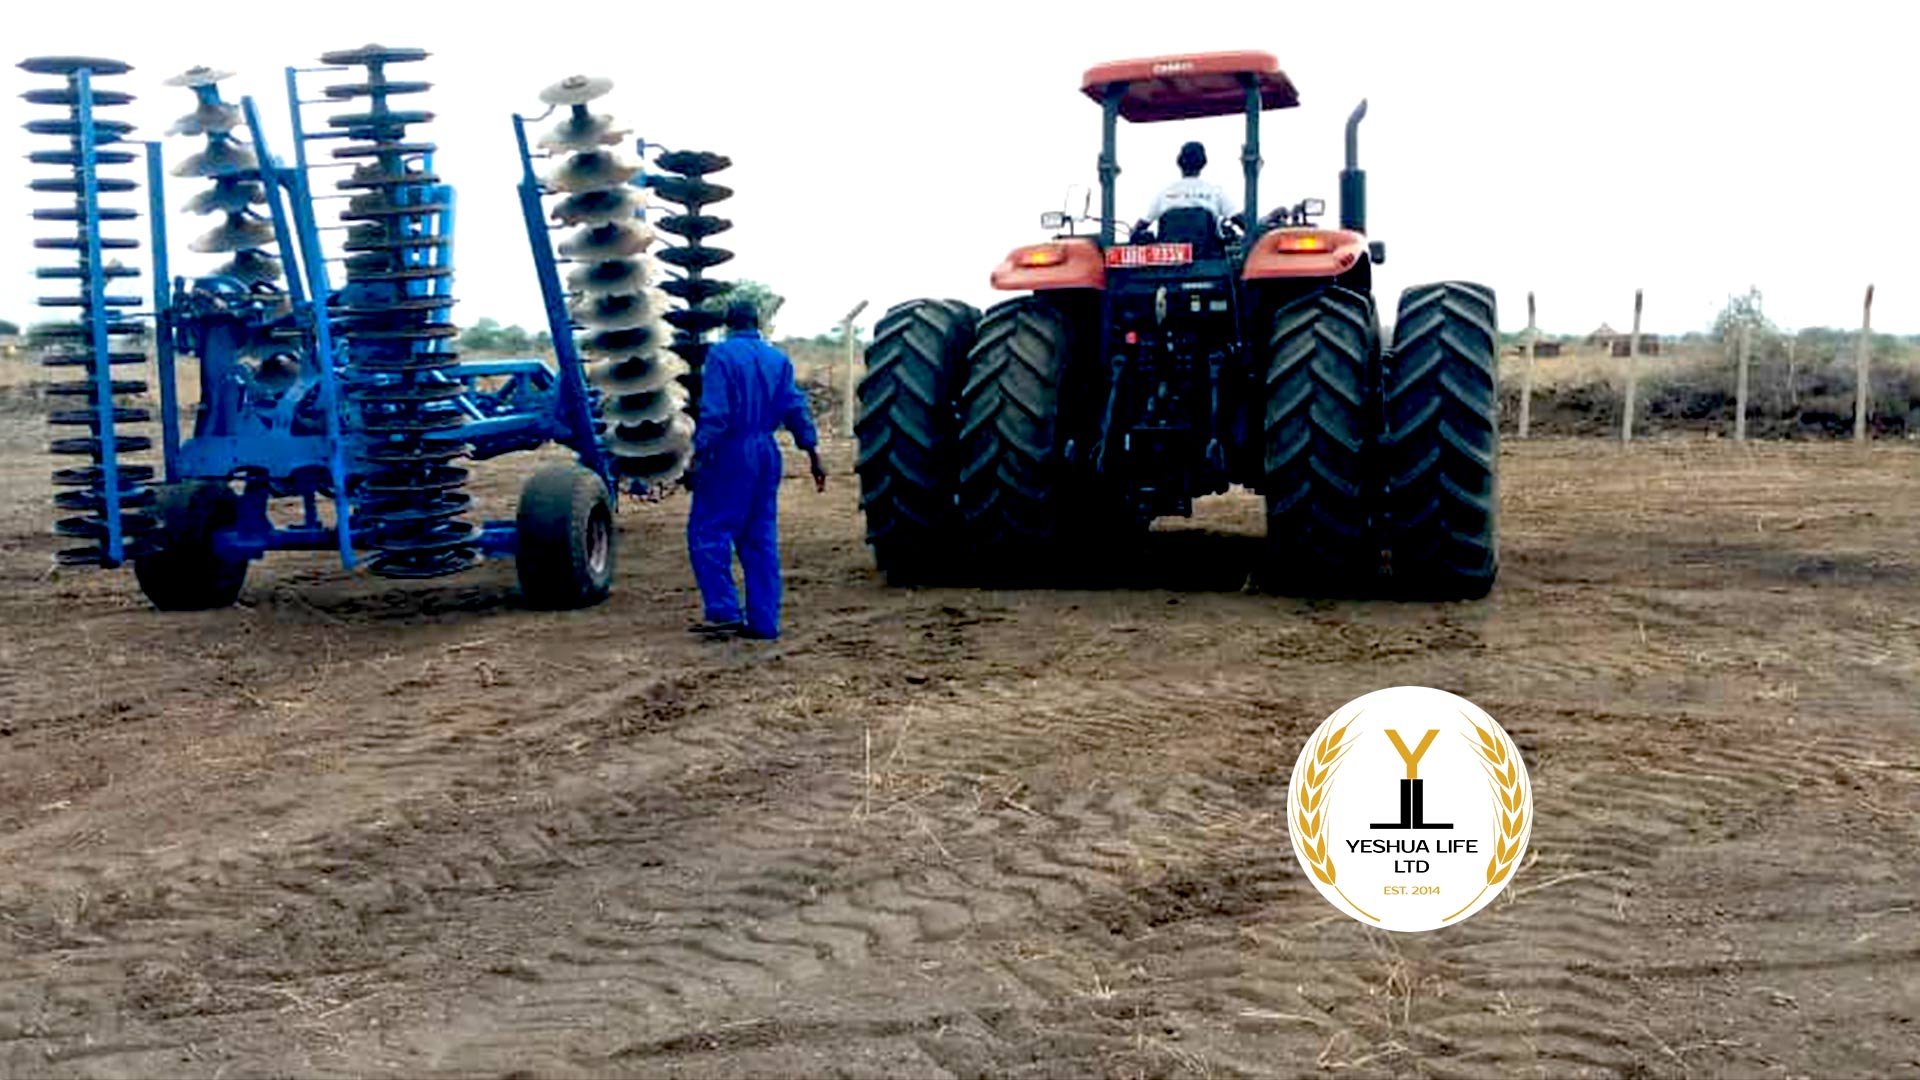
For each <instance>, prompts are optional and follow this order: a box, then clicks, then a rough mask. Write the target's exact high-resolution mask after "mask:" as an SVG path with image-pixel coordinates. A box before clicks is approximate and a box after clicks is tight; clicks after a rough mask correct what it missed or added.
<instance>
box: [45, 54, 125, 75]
mask: <svg viewBox="0 0 1920 1080" xmlns="http://www.w3.org/2000/svg"><path fill="white" fill-rule="evenodd" d="M82 69H85V70H87V71H89V72H91V73H93V74H95V75H125V74H126V73H127V72H129V71H132V70H133V65H132V64H129V63H126V62H125V61H122V60H107V59H104V58H102V57H98V56H34V57H29V58H28V59H25V60H22V61H20V70H22V71H30V72H32V73H33V74H35V75H71V74H73V73H74V72H76V71H80V70H82Z"/></svg>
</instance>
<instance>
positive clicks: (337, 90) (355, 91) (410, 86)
mask: <svg viewBox="0 0 1920 1080" xmlns="http://www.w3.org/2000/svg"><path fill="white" fill-rule="evenodd" d="M431 89H433V84H432V83H430V82H419V81H412V82H402V81H400V80H398V79H390V80H382V81H380V82H362V83H340V84H338V85H335V86H329V87H327V88H326V89H324V90H322V91H321V93H323V94H325V95H326V96H327V97H328V98H329V99H331V100H333V101H351V100H353V99H354V98H357V97H372V96H373V95H375V94H382V95H384V96H386V97H398V96H399V95H401V94H424V93H426V92H427V91H429V90H431Z"/></svg>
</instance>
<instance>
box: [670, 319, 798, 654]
mask: <svg viewBox="0 0 1920 1080" xmlns="http://www.w3.org/2000/svg"><path fill="white" fill-rule="evenodd" d="M783 426H784V427H785V428H786V429H787V430H788V431H790V432H792V433H793V441H794V443H795V445H797V446H799V447H800V449H802V450H811V449H813V448H814V447H815V446H816V445H817V444H818V443H819V441H820V437H819V435H818V434H817V433H816V432H815V431H814V428H813V415H812V413H811V412H810V411H809V410H808V408H807V399H806V396H805V395H804V394H802V393H801V392H800V388H799V387H798V386H796V385H795V384H794V380H793V362H792V361H791V360H788V359H787V357H786V355H785V354H783V353H782V352H780V350H778V349H776V348H774V347H773V346H771V345H769V344H767V343H766V341H764V340H763V339H762V338H761V337H760V333H759V331H757V330H734V331H730V332H729V333H728V335H727V340H725V341H722V342H720V343H719V344H716V345H714V346H713V348H712V349H711V350H709V351H708V352H707V358H706V361H705V363H703V364H702V365H701V368H700V422H699V424H698V426H696V427H695V428H694V435H693V460H694V470H695V483H694V488H693V509H692V510H691V511H690V513H689V515H688V517H687V557H688V559H689V560H690V561H691V562H692V563H693V578H694V580H695V581H696V582H698V583H699V585H700V596H701V599H702V600H703V601H704V603H705V605H706V618H707V621H708V622H713V623H725V622H735V621H738V620H739V619H740V598H739V596H738V595H737V594H736V593H735V592H734V589H733V553H734V552H735V551H736V550H737V551H739V553H740V567H741V569H742V570H743V571H744V572H745V577H746V581H747V614H746V623H747V629H748V630H749V631H751V632H753V633H754V634H756V635H759V636H761V637H768V638H771V637H777V636H778V635H779V633H780V534H779V529H778V528H777V526H776V525H775V514H776V512H777V509H778V506H779V496H780V473H781V461H780V447H779V444H777V443H775V442H774V439H773V433H774V432H775V431H776V430H778V429H779V428H781V427H783Z"/></svg>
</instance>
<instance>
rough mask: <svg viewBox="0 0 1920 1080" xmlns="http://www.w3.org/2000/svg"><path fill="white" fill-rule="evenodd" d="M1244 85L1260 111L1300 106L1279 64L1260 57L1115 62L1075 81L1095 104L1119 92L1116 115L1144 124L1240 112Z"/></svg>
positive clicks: (1214, 55) (1193, 55)
mask: <svg viewBox="0 0 1920 1080" xmlns="http://www.w3.org/2000/svg"><path fill="white" fill-rule="evenodd" d="M1243 80H1244V81H1243ZM1249 82H1250V83H1251V84H1252V85H1253V86H1256V87H1258V88H1259V90H1260V107H1261V108H1262V109H1289V108H1292V107H1293V106H1295V105H1298V104H1300V95H1299V92H1298V91H1296V90H1295V89H1294V88H1293V82H1292V80H1290V79H1288V78H1287V75H1286V72H1284V71H1281V70H1280V61H1279V60H1278V59H1276V58H1275V57H1274V56H1273V55H1272V54H1271V53H1263V52H1216V53H1187V54H1185V55H1182V56H1154V57H1148V58H1146V59H1143V60H1116V61H1114V62H1113V63H1110V64H1101V65H1099V66H1098V67H1092V68H1088V69H1087V74H1086V76H1085V77H1084V78H1082V79H1081V80H1080V90H1081V92H1082V93H1084V94H1086V95H1087V96H1088V97H1090V98H1092V99H1093V100H1095V101H1105V100H1106V96H1107V93H1108V91H1109V90H1116V89H1117V90H1119V92H1120V115H1121V116H1123V117H1125V118H1127V119H1128V120H1130V121H1132V122H1134V123H1136V124H1144V123H1151V122H1153V121H1155V120H1191V119H1193V118H1195V117H1199V116H1226V115H1231V114H1234V113H1239V112H1243V111H1245V109H1246V107H1247V85H1248V83H1249Z"/></svg>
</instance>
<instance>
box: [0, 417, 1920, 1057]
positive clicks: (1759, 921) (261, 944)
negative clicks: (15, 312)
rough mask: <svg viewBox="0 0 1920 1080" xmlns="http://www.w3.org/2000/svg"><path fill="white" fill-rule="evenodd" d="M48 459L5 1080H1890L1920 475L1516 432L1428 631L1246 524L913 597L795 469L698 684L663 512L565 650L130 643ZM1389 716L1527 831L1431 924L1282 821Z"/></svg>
mask: <svg viewBox="0 0 1920 1080" xmlns="http://www.w3.org/2000/svg"><path fill="white" fill-rule="evenodd" d="M42 432H43V428H42V426H41V423H40V422H39V421H38V420H37V419H35V418H33V417H31V416H28V415H24V414H20V413H15V414H11V415H7V416H4V417H0V442H4V453H0V627H3V629H0V761H4V762H5V768H4V770H3V771H0V1074H4V1075H7V1076H37V1075H42V1074H58V1075H122V1076H132V1075H152V1074H161V1073H165V1074H180V1073H187V1074H196V1075H243V1074H260V1073H271V1074H288V1073H293V1074H369V1073H371V1074H388V1075H392V1074H401V1075H416V1074H421V1073H460V1074H480V1075H529V1074H542V1075H547V1074H557V1075H604V1074H648V1075H672V1076H733V1075H741V1074H754V1075H792V1074H809V1075H853V1076H863V1075H879V1074H887V1075H909V1076H920V1075H930V1076H932V1075H948V1074H961V1075H976V1074H994V1075H1014V1076H1036V1077H1037V1076H1054V1075H1060V1074H1063V1073H1092V1074H1106V1075H1118V1076H1131V1075H1167V1074H1172V1075H1188V1074H1242V1073H1247V1074H1282V1075H1293V1074H1300V1073H1309V1072H1316V1071H1319V1070H1325V1071H1328V1072H1333V1073H1342V1074H1357V1075H1388V1074H1395V1075H1408V1074H1412V1075H1433V1076H1466V1075H1472V1076H1486V1075H1525V1076H1536V1075H1537V1076H1567V1075H1649V1074H1650V1075H1659V1076H1687V1075H1738V1076H1770V1075H1776V1074H1778V1075H1809V1074H1811V1075H1820V1076H1833V1075H1890V1074H1906V1075H1911V1074H1913V1073H1915V1072H1916V1071H1917V1070H1920V1022H1916V1021H1915V1019H1914V1018H1915V1016H1916V1015H1920V911H1916V905H1920V884H1917V883H1916V882H1917V880H1920V879H1916V874H1915V867H1916V866H1920V705H1917V704H1916V703H1917V702H1920V452H1917V451H1916V450H1915V449H1914V448H1913V447H1911V446H1900V445H1882V446H1878V447H1875V448H1874V449H1873V450H1871V451H1870V452H1867V453H1865V454H1864V455H1863V454H1859V453H1856V452H1855V451H1854V450H1853V449H1852V448H1850V447H1847V446H1844V445H1832V444H1804V443H1803V444H1794V445H1780V444H1774V445H1762V446H1756V447H1754V448H1753V449H1752V450H1751V451H1740V450H1737V449H1735V448H1733V447H1731V446H1729V445H1726V444H1718V443H1709V442H1704V441H1699V440H1694V441H1688V442H1667V443H1661V444H1649V445H1642V446H1636V447H1635V448H1634V450H1633V452H1632V453H1631V454H1623V453H1621V452H1620V451H1619V450H1618V449H1617V448H1616V447H1614V446H1612V445H1610V444H1607V443H1604V442H1600V441H1544V442H1535V443H1532V444H1530V445H1525V446H1515V445H1513V444H1511V443H1510V444H1509V447H1508V450H1507V452H1506V456H1505V457H1504V459H1503V468H1504V470H1505V473H1504V485H1505V518H1504V528H1505V569H1504V573H1503V576H1502V578H1501V581H1500V585H1499V587H1498V588H1497V589H1496V590H1495V592H1494V595H1493V596H1492V598H1491V599H1489V600H1487V601H1485V602H1482V603H1478V604H1465V605H1440V606H1435V605H1397V604H1390V603H1359V602H1313V603H1308V602H1300V601H1293V600H1287V599H1275V598H1270V597H1261V596H1255V595H1247V594H1244V593H1243V592H1242V591H1241V586H1242V584H1243V582H1244V580H1245V576H1246V569H1247V565H1246V564H1247V560H1248V557H1249V555H1250V552H1251V550H1252V547H1253V543H1254V539H1253V538H1254V537H1255V536H1256V535H1257V532H1256V530H1257V528H1258V524H1259V511H1258V506H1257V503H1256V502H1255V501H1254V500H1253V499H1252V498H1250V497H1235V498H1227V499H1222V500H1216V501H1212V502H1209V503H1207V504H1205V505H1204V507H1203V512H1202V514H1201V516H1200V517H1199V518H1198V519H1197V520H1196V521H1194V522H1191V523H1188V522H1180V523H1175V524H1173V525H1172V526H1171V527H1168V528H1166V529H1165V531H1164V532H1163V533H1161V534H1158V535H1156V536H1155V537H1154V539H1153V552H1152V556H1153V557H1152V559H1151V560H1150V562H1149V563H1148V565H1146V567H1145V568H1143V569H1142V570H1141V571H1140V572H1139V573H1138V574H1137V575H1136V576H1134V577H1133V578H1131V579H1129V580H1126V581H1121V582H1116V583H1114V584H1115V586H1116V587H1114V588H1111V589H1106V590H1087V591H1062V592H975V591H963V590H951V591H947V590H939V591H920V592H916V591H894V590H888V589H885V588H883V587H881V585H880V584H879V583H878V581H877V579H876V575H875V574H874V572H873V571H872V569H871V568H870V564H869V561H868V558H867V554H866V552H865V550H864V548H863V547H862V545H861V543H860V539H859V522H858V518H857V515H856V513H855V492H854V487H853V485H852V483H851V482H850V480H849V479H848V478H847V477H846V476H845V474H844V473H842V475H841V476H839V477H837V478H836V480H835V482H834V486H833V487H832V488H831V489H830V490H829V492H828V494H827V495H825V496H822V497H814V496H813V495H812V494H811V492H810V491H809V490H806V489H805V488H804V486H803V484H802V483H801V482H800V481H798V480H795V481H794V482H792V483H790V484H789V486H788V490H787V493H786V503H785V507H786V513H787V523H788V530H787V535H788V546H787V559H788V563H789V566H790V568H791V569H790V576H789V578H788V584H789V590H790V592H789V595H790V601H791V603H790V608H789V634H788V636H787V638H786V639H785V640H783V641H781V642H779V643H777V644H771V645H764V644H748V643H736V644H720V645H709V644H702V643H700V642H698V641H695V640H692V639H691V638H690V637H689V635H687V634H686V633H685V632H684V631H683V627H684V626H685V625H686V624H687V622H688V621H689V620H690V619H691V618H692V617H693V616H694V615H695V614H696V606H695V599H694V594H693V592H692V588H691V585H690V583H689V580H688V576H687V573H686V570H685V563H684V556H683V554H682V549H681V527H682V522H683V520H684V518H683V515H684V513H685V504H684V502H681V501H674V502H669V503H666V504H663V505H658V506H637V507H633V508H632V509H631V512H629V513H627V514H626V515H624V518H623V526H624V528H625V534H624V537H623V540H622V546H621V559H622V560H623V561H622V567H621V575H620V582H619V586H618V591H617V593H616V595H615V597H614V598H613V599H612V600H611V601H610V602H609V603H608V604H606V605H605V606H603V607H601V608H598V609H596V610H593V611H589V612H585V613H576V614H550V613H536V612H530V611H525V610H520V609H519V608H517V607H516V605H515V602H514V599H513V593H512V588H511V582H512V569H511V567H510V566H508V565H492V566H488V567H484V568H482V569H480V570H479V571H476V572H474V573H472V574H469V575H466V576H463V577H461V578H458V579H453V580H452V581H450V582H448V583H441V584H425V585H418V586H407V587H394V586H393V585H391V584H389V583H386V582H382V581H379V580H375V579H357V578H354V577H352V576H350V575H346V574H343V573H341V572H339V571H338V570H337V568H335V567H334V565H333V564H332V563H331V562H329V561H327V560H324V559H321V558H318V557H306V556H278V557H275V558H274V559H272V560H271V561H269V562H268V563H267V564H266V565H265V566H264V567H263V568H261V567H257V568H256V570H255V576H254V578H253V579H252V582H251V584H250V587H249V589H248V590H247V592H246V594H245V596H244V598H243V601H242V606H241V607H240V608H238V609H237V610H233V611H227V612H220V613H212V614H205V615H192V616H162V615H159V614H156V613H154V612H152V611H150V610H148V609H147V608H146V606H145V605H144V603H143V602H142V601H141V599H140V598H139V596H138V594H137V593H136V592H135V590H134V587H133V584H132V580H131V577H130V575H128V574H126V573H69V572H62V573H60V574H58V575H54V574H51V573H50V572H49V570H48V566H49V557H48V553H49V551H50V550H51V541H50V540H49V539H47V538H45V536H44V534H45V531H46V525H47V521H48V518H49V514H50V511H49V508H48V502H47V499H48V496H47V491H46V484H45V468H46V462H45V460H44V459H42V458H40V457H39V456H38V454H37V448H38V446H39V445H40V443H41V440H42V437H43V436H42ZM839 463H840V467H841V468H842V469H844V466H845V453H844V450H842V451H841V453H840V455H839ZM523 471H524V464H509V463H495V464H493V465H491V466H482V475H483V476H484V478H485V483H484V484H483V485H482V490H483V492H485V493H487V494H488V495H489V496H490V498H491V499H492V501H493V503H494V504H495V506H496V507H498V508H499V509H500V510H502V511H504V510H505V508H506V503H505V501H504V496H505V493H507V492H508V491H510V490H511V489H512V486H513V483H514V478H515V477H516V476H517V475H519V474H520V473H522V472H523ZM1402 683H1416V684H1426V685H1432V686H1439V687H1444V688H1447V689H1451V690H1454V691H1457V692H1460V693H1463V694H1466V695H1467V696H1469V697H1471V698H1473V699H1474V700H1475V701H1476V702H1478V703H1479V704H1481V705H1482V706H1484V707H1485V708H1487V709H1488V710H1489V711H1490V712H1491V713H1492V714H1493V715H1494V716H1495V717H1497V718H1498V719H1499V720H1500V721H1501V722H1502V723H1503V724H1505V725H1506V727H1507V728H1508V730H1509V731H1510V732H1512V734H1513V735H1514V737H1515V738H1516V739H1517V740H1518V742H1519V744H1520V745H1521V746H1522V748H1523V749H1524V751H1525V753H1526V755H1527V759H1528V764H1529V767H1530V768H1531V770H1532V775H1533V780H1534V785H1535V790H1536V793H1537V800H1538V805H1537V814H1538V823H1537V826H1536V828H1535V830H1534V833H1533V843H1532V850H1531V852H1530V853H1529V861H1528V863H1527V864H1526V865H1525V867H1524V868H1523V869H1522V870H1521V872H1520V873H1519V876H1518V877H1517V878H1516V879H1515V884H1514V886H1513V887H1512V888H1510V889H1509V890H1508V891H1507V892H1506V894H1505V895H1504V896H1503V897H1502V899H1501V900H1500V901H1499V902H1498V903H1496V904H1495V905H1494V906H1492V907H1489V908H1488V909H1487V910H1486V911H1484V912H1482V913H1481V914H1479V915H1478V916H1476V917H1474V918H1473V919H1472V920H1471V921H1469V922H1467V923H1465V924H1463V925H1461V926H1458V927H1454V928H1451V929H1449V930H1446V931H1442V932H1438V933H1433V934H1425V935H1417V936H1396V935H1390V934H1386V933H1382V932H1378V931H1370V930H1366V929H1364V928H1362V927H1361V926H1359V925H1358V924H1355V923H1353V922H1351V921H1350V920H1348V919H1346V918H1345V917H1344V916H1339V915H1337V914H1336V913H1335V912H1334V911H1333V909H1331V908H1330V907H1328V906H1327V905H1326V904H1325V903H1323V902H1322V901H1321V900H1320V898H1319V897H1318V895H1317V894H1316V893H1315V892H1314V890H1313V889H1312V888H1311V887H1310V886H1309V885H1308V884H1307V883H1306V882H1305V881H1304V880H1303V879H1302V877H1301V874H1300V872H1299V871H1298V870H1297V868H1296V866H1295V863H1294V860H1293V858H1292V855H1291V853H1290V852H1289V850H1288V840H1287V831H1286V824H1285V819H1284V807H1285V790H1284V785H1285V780H1286V776H1287V774H1288V771H1289V770H1290V768H1291V765H1292V761H1293V756H1294V755H1295V753H1297V751H1298V749H1299V745H1300V743H1301V741H1302V740H1303V739H1304V738H1305V737H1306V735H1307V733H1308V732H1309V731H1310V730H1311V729H1312V728H1313V727H1314V726H1315V725H1316V724H1317V723H1318V722H1319V721H1320V720H1321V719H1322V718H1323V717H1324V716H1325V715H1326V714H1327V713H1328V712H1330V711H1331V710H1333V709H1334V708H1335V707H1336V706H1338V705H1340V704H1341V703H1343V702H1345V701H1347V700H1348V699H1350V698H1352V697H1354V696H1356V695H1358V694H1360V693H1363V692H1365V691H1369V690H1373V689H1376V688H1379V687H1383V686H1389V685H1395V684H1402Z"/></svg>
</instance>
